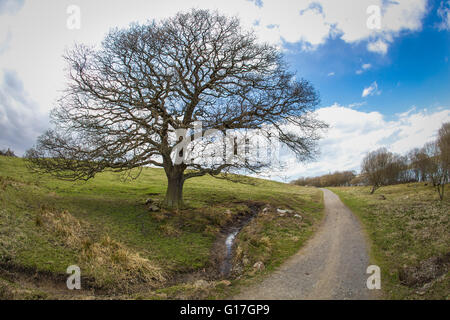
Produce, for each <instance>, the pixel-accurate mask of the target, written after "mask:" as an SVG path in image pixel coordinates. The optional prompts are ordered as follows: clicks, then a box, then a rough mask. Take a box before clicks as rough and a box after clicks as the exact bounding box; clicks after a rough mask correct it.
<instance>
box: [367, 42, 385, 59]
mask: <svg viewBox="0 0 450 320" xmlns="http://www.w3.org/2000/svg"><path fill="white" fill-rule="evenodd" d="M367 50H369V51H372V52H375V53H379V54H382V55H384V54H386V53H387V51H388V44H387V42H386V41H385V40H381V39H379V40H377V41H375V42H369V43H368V44H367Z"/></svg>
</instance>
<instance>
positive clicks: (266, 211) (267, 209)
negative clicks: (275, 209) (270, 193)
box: [262, 207, 270, 213]
mask: <svg viewBox="0 0 450 320" xmlns="http://www.w3.org/2000/svg"><path fill="white" fill-rule="evenodd" d="M269 211H270V207H264V209H262V213H268V212H269Z"/></svg>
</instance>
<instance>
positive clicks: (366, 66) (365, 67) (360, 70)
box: [356, 63, 372, 74]
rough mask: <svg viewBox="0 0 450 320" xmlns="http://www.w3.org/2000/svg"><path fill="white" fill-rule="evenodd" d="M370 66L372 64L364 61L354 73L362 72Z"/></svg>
mask: <svg viewBox="0 0 450 320" xmlns="http://www.w3.org/2000/svg"><path fill="white" fill-rule="evenodd" d="M370 68H372V65H371V64H370V63H365V64H363V65H362V66H361V69H359V70H356V74H363V73H364V71H367V70H369V69H370Z"/></svg>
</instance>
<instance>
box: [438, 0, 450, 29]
mask: <svg viewBox="0 0 450 320" xmlns="http://www.w3.org/2000/svg"><path fill="white" fill-rule="evenodd" d="M437 14H438V16H439V18H441V20H442V21H441V22H440V23H439V25H438V28H439V29H440V30H450V1H441V4H440V6H439V8H438V10H437Z"/></svg>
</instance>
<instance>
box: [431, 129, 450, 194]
mask: <svg viewBox="0 0 450 320" xmlns="http://www.w3.org/2000/svg"><path fill="white" fill-rule="evenodd" d="M434 148H435V150H436V151H435V157H436V159H435V162H437V167H438V168H437V177H436V180H437V181H436V182H435V183H433V184H434V185H435V187H436V189H437V192H438V194H439V198H440V199H441V200H443V199H444V191H445V185H446V184H447V183H448V181H449V176H450V122H446V123H444V124H443V125H442V127H441V128H440V129H439V132H438V138H437V141H436V144H435V147H434Z"/></svg>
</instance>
